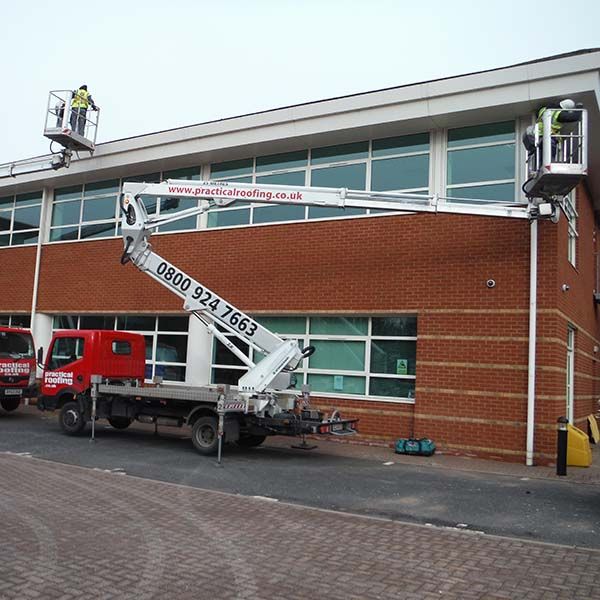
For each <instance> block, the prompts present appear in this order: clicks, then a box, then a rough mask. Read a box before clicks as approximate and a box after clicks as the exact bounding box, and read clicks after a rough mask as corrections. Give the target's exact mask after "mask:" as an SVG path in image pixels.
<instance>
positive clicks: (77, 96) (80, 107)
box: [71, 84, 98, 137]
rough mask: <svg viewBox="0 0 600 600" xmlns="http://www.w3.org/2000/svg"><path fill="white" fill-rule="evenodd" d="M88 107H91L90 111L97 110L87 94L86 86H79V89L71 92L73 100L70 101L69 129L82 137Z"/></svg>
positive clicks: (88, 93) (90, 96)
mask: <svg viewBox="0 0 600 600" xmlns="http://www.w3.org/2000/svg"><path fill="white" fill-rule="evenodd" d="M89 106H91V107H92V110H98V107H97V106H96V103H95V102H94V99H93V98H92V95H91V94H90V92H88V88H87V85H85V84H83V85H80V86H79V89H78V90H77V91H75V92H73V99H72V100H71V129H72V130H73V131H75V132H76V133H78V134H79V135H82V136H84V137H85V124H86V114H87V109H88V107H89Z"/></svg>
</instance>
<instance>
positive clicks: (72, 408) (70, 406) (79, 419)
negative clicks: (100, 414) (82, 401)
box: [58, 402, 85, 435]
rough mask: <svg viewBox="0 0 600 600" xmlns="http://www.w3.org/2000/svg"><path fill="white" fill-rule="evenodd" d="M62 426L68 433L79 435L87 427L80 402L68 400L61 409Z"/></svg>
mask: <svg viewBox="0 0 600 600" xmlns="http://www.w3.org/2000/svg"><path fill="white" fill-rule="evenodd" d="M58 422H59V423H60V428H61V429H62V430H63V431H64V432H65V433H66V434H67V435H78V434H79V433H81V432H82V431H83V430H84V428H85V419H84V416H83V414H82V412H81V409H80V408H79V403H78V402H67V403H65V404H64V406H63V407H62V408H61V409H60V415H59V416H58Z"/></svg>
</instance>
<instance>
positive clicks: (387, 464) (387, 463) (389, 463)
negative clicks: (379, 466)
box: [383, 460, 395, 467]
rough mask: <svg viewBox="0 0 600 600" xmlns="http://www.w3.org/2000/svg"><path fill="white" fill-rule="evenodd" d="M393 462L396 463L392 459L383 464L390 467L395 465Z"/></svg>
mask: <svg viewBox="0 0 600 600" xmlns="http://www.w3.org/2000/svg"><path fill="white" fill-rule="evenodd" d="M393 464H395V463H394V461H393V460H390V461H389V462H384V463H383V466H384V467H389V466H390V465H393Z"/></svg>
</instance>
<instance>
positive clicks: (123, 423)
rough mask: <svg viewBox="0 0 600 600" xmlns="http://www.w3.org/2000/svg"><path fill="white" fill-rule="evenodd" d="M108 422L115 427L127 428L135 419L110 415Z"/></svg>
mask: <svg viewBox="0 0 600 600" xmlns="http://www.w3.org/2000/svg"><path fill="white" fill-rule="evenodd" d="M108 422H109V423H110V424H111V426H112V427H114V428H115V429H127V428H128V427H129V426H130V425H131V423H132V422H133V419H130V418H129V417H108Z"/></svg>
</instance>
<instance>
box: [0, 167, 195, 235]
mask: <svg viewBox="0 0 600 600" xmlns="http://www.w3.org/2000/svg"><path fill="white" fill-rule="evenodd" d="M166 179H185V180H192V179H200V167H192V168H185V169H176V170H171V171H162V172H157V173H145V174H141V175H131V176H126V177H124V178H122V179H111V180H107V181H96V182H91V183H86V184H84V185H77V186H70V187H64V188H57V189H56V190H55V192H54V202H53V203H52V219H51V224H50V241H51V242H64V241H71V240H84V239H93V238H107V237H114V236H116V235H119V229H118V223H119V219H120V214H119V196H120V193H121V189H122V186H123V182H124V181H139V182H145V183H157V182H160V181H162V180H166ZM142 199H143V201H144V204H145V206H146V210H147V211H148V214H150V215H169V214H171V213H174V212H177V211H179V210H183V209H185V208H192V207H195V206H197V200H195V199H193V198H157V197H154V196H152V197H150V196H147V197H144V196H142ZM0 202H1V200H0ZM1 210H2V205H1V204H0V211H1ZM196 225H197V217H188V218H186V219H181V220H180V221H175V222H173V223H168V224H167V225H163V226H162V227H159V228H158V232H159V233H160V232H162V233H165V232H170V231H182V230H190V229H196ZM1 227H2V217H1V215H0V235H1V234H2V231H1ZM1 243H2V242H1V241H0V244H1Z"/></svg>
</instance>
